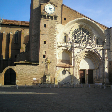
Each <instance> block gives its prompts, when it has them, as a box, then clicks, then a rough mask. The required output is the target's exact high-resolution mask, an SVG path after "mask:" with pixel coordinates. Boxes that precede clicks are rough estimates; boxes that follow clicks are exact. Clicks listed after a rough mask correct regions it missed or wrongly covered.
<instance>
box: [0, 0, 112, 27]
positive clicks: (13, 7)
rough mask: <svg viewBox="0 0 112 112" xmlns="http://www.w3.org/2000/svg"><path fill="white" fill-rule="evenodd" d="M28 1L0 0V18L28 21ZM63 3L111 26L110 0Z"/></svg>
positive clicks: (74, 0)
mask: <svg viewBox="0 0 112 112" xmlns="http://www.w3.org/2000/svg"><path fill="white" fill-rule="evenodd" d="M30 3H31V0H0V18H3V19H9V20H18V21H29V20H30ZM63 4H65V5H66V6H68V7H70V8H72V9H74V10H76V11H78V12H80V13H82V14H84V15H85V16H87V17H89V18H91V19H93V20H95V21H97V22H99V23H101V24H103V25H105V26H107V27H112V0H63Z"/></svg>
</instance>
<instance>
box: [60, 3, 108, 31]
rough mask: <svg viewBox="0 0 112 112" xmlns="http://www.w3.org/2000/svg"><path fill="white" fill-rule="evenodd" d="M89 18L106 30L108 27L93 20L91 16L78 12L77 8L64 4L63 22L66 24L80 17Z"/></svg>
mask: <svg viewBox="0 0 112 112" xmlns="http://www.w3.org/2000/svg"><path fill="white" fill-rule="evenodd" d="M84 17H85V18H87V19H89V20H91V21H93V22H95V23H96V24H97V25H99V26H100V27H101V28H102V29H103V30H106V29H107V28H108V27H106V26H104V25H102V24H100V23H98V22H96V21H94V20H92V19H91V18H89V17H87V16H85V15H83V14H81V13H79V12H77V11H76V10H73V9H71V8H69V7H67V6H66V5H64V4H63V5H62V24H63V25H65V24H67V23H68V22H70V21H72V20H74V19H78V18H84ZM64 18H66V20H64Z"/></svg>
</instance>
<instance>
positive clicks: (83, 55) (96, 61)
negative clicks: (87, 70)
mask: <svg viewBox="0 0 112 112" xmlns="http://www.w3.org/2000/svg"><path fill="white" fill-rule="evenodd" d="M86 53H87V54H86ZM84 58H89V59H90V60H91V61H92V62H93V64H94V66H95V69H96V68H98V66H100V64H101V62H102V58H101V57H99V54H98V53H96V52H94V50H91V51H88V50H84V51H82V52H81V53H80V54H79V55H77V57H76V59H77V61H76V63H77V64H76V65H79V64H80V62H81V60H82V59H84Z"/></svg>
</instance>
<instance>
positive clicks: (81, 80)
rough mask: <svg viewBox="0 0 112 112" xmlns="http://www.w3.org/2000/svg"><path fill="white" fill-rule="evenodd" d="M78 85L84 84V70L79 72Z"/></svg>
mask: <svg viewBox="0 0 112 112" xmlns="http://www.w3.org/2000/svg"><path fill="white" fill-rule="evenodd" d="M79 73H80V83H82V84H85V70H80V71H79Z"/></svg>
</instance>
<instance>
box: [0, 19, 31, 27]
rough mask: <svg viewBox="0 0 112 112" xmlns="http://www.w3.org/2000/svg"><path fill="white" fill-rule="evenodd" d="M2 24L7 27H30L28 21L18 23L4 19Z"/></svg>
mask: <svg viewBox="0 0 112 112" xmlns="http://www.w3.org/2000/svg"><path fill="white" fill-rule="evenodd" d="M1 24H5V25H17V26H18V25H19V26H29V22H28V21H16V20H7V19H3V20H2V23H1Z"/></svg>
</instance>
